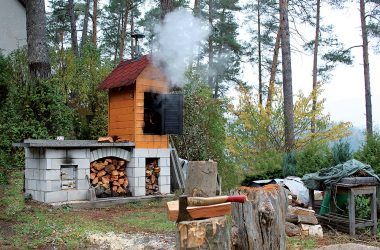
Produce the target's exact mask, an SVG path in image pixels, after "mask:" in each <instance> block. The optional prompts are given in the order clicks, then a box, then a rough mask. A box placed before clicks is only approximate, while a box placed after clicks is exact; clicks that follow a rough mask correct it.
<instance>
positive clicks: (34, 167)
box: [25, 148, 170, 203]
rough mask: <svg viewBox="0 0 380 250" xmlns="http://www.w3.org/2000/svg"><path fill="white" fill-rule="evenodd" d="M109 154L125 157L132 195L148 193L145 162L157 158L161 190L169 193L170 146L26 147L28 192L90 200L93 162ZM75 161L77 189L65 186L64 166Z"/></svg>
mask: <svg viewBox="0 0 380 250" xmlns="http://www.w3.org/2000/svg"><path fill="white" fill-rule="evenodd" d="M106 156H114V157H119V158H122V159H125V160H127V161H128V163H127V168H126V169H127V176H128V180H129V190H130V191H131V193H132V195H133V196H145V165H146V159H147V158H157V159H158V166H159V167H160V169H161V172H160V175H159V178H158V184H159V191H160V192H161V193H162V194H167V193H170V149H141V148H138V149H136V148H135V149H133V150H132V151H131V152H129V151H127V150H124V149H119V148H110V149H107V148H100V149H95V150H90V149H89V148H87V149H86V148H83V149H52V148H46V149H43V148H25V192H26V193H29V194H31V195H32V198H33V199H34V200H37V201H40V202H45V203H53V202H65V201H76V200H87V193H88V188H89V184H88V182H87V179H86V175H89V174H90V162H92V161H94V160H97V159H99V158H103V157H106ZM62 165H75V166H77V168H76V178H77V180H76V187H75V189H69V190H62V181H61V166H62Z"/></svg>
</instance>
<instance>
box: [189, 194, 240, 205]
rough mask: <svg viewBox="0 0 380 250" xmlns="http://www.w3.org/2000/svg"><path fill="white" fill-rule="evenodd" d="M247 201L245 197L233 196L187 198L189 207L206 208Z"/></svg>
mask: <svg viewBox="0 0 380 250" xmlns="http://www.w3.org/2000/svg"><path fill="white" fill-rule="evenodd" d="M246 200H247V197H246V196H245V195H235V196H215V197H207V198H203V197H188V198H187V202H188V205H189V206H208V205H214V204H220V203H224V202H239V203H244V202H245V201H246Z"/></svg>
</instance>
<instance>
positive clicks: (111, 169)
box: [104, 165, 115, 173]
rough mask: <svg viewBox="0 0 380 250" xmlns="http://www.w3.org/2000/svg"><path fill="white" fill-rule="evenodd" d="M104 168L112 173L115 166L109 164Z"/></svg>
mask: <svg viewBox="0 0 380 250" xmlns="http://www.w3.org/2000/svg"><path fill="white" fill-rule="evenodd" d="M104 170H105V171H107V173H111V172H112V171H113V170H115V166H114V165H107V166H106V168H105V169H104Z"/></svg>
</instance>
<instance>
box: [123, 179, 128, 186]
mask: <svg viewBox="0 0 380 250" xmlns="http://www.w3.org/2000/svg"><path fill="white" fill-rule="evenodd" d="M123 186H124V187H126V186H128V179H124V184H123Z"/></svg>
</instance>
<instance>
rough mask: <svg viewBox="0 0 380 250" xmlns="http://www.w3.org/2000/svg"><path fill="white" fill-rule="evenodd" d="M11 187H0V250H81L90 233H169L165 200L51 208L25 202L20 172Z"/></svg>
mask: <svg viewBox="0 0 380 250" xmlns="http://www.w3.org/2000/svg"><path fill="white" fill-rule="evenodd" d="M10 179H11V180H13V182H12V183H11V185H8V186H6V187H5V186H3V187H2V188H0V189H1V190H0V191H1V192H0V193H1V196H0V211H1V213H0V249H4V248H6V247H7V248H17V249H25V248H42V247H46V246H52V245H54V246H58V247H65V248H66V247H67V248H82V247H84V246H85V245H86V240H85V238H86V235H87V234H88V233H92V232H111V231H112V232H115V233H123V232H155V233H170V232H174V230H175V223H173V222H171V221H169V220H167V216H166V211H165V206H164V201H159V202H158V201H155V202H144V203H142V202H134V203H129V204H125V205H118V206H114V207H111V208H103V209H80V210H74V209H71V208H70V207H64V208H59V209H57V208H51V207H49V206H47V205H42V204H40V203H37V202H32V201H30V202H24V198H23V194H22V182H23V181H22V173H21V172H14V173H13V174H12V177H11V178H10Z"/></svg>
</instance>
